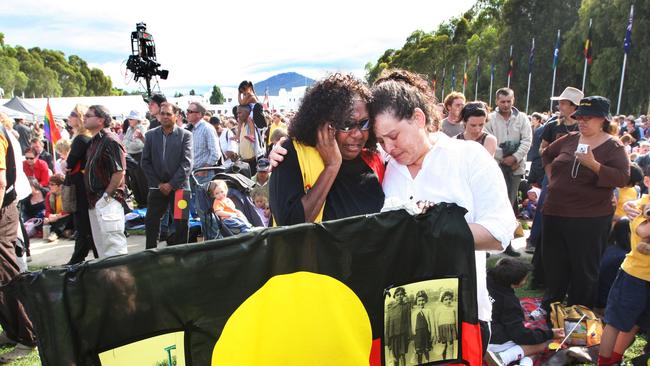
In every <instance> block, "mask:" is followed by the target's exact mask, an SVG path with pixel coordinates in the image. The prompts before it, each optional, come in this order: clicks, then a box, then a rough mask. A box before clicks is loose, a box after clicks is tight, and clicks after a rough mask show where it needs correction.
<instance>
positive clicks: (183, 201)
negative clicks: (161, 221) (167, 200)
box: [174, 189, 192, 220]
mask: <svg viewBox="0 0 650 366" xmlns="http://www.w3.org/2000/svg"><path fill="white" fill-rule="evenodd" d="M191 197H192V192H191V191H188V190H184V189H177V190H176V192H174V220H189V218H190V199H191Z"/></svg>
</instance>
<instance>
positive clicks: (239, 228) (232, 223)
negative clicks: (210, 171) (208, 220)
mask: <svg viewBox="0 0 650 366" xmlns="http://www.w3.org/2000/svg"><path fill="white" fill-rule="evenodd" d="M208 194H209V196H210V197H211V198H214V203H213V205H212V208H213V211H214V213H215V215H217V216H218V217H219V218H220V219H221V220H222V222H223V224H224V225H225V226H226V227H228V229H230V231H232V232H233V233H235V234H237V233H245V232H248V231H250V229H251V227H252V226H251V224H250V223H249V222H248V220H247V219H246V216H244V214H243V213H242V212H241V211H239V210H238V209H237V208H236V207H235V203H234V202H233V201H232V200H231V199H230V198H228V185H227V184H226V182H225V181H223V180H221V179H215V180H213V181H211V182H210V183H209V184H208Z"/></svg>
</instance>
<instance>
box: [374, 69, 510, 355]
mask: <svg viewBox="0 0 650 366" xmlns="http://www.w3.org/2000/svg"><path fill="white" fill-rule="evenodd" d="M372 94H373V101H372V102H371V103H370V104H369V113H370V120H371V123H372V128H373V129H374V132H375V135H376V136H377V140H378V142H379V143H380V144H381V146H382V148H383V149H384V151H386V153H388V154H389V155H390V158H389V161H388V165H387V167H386V173H385V176H384V181H383V189H384V193H385V195H386V199H387V200H389V199H391V198H392V199H393V200H395V199H398V200H402V201H408V200H412V201H414V202H417V201H430V202H434V203H439V202H450V203H456V204H457V205H459V206H462V207H464V208H465V209H467V214H466V215H465V219H466V220H467V222H468V224H469V228H470V230H471V232H472V234H473V236H474V243H475V248H476V250H477V252H476V274H477V291H478V294H477V295H478V296H477V297H478V310H479V314H478V316H479V319H480V320H481V328H482V332H483V333H484V337H483V338H484V341H483V343H484V350H485V347H486V346H487V342H488V341H489V335H488V333H487V331H488V327H487V323H488V322H489V321H490V319H491V314H492V306H491V303H490V301H489V298H488V293H487V290H486V260H485V253H484V252H483V251H503V249H505V248H506V247H507V246H508V244H509V243H510V240H512V238H513V233H514V231H515V228H516V226H517V222H516V219H515V216H514V213H513V211H512V208H511V207H510V202H509V201H508V196H507V190H506V185H505V181H504V180H503V174H502V173H501V170H500V169H499V167H498V166H497V164H496V162H495V160H494V159H493V158H492V157H491V156H490V154H489V153H488V152H487V151H486V149H485V148H483V147H482V146H481V145H479V144H474V143H467V142H463V141H459V140H457V139H452V138H449V137H447V136H444V135H443V134H441V133H437V134H434V135H433V138H431V137H430V136H429V134H428V132H427V126H428V125H430V124H431V123H432V121H433V119H434V116H435V115H434V113H435V112H434V111H433V106H434V105H435V102H434V101H435V97H434V96H433V93H432V92H431V89H430V88H429V87H428V85H427V82H426V81H425V80H424V79H422V78H420V77H419V76H417V75H415V74H412V73H410V72H408V71H403V70H392V71H387V72H385V73H384V74H382V76H381V77H380V78H379V79H378V80H377V81H376V82H375V84H374V86H373V87H372Z"/></svg>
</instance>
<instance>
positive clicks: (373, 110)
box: [368, 69, 440, 126]
mask: <svg viewBox="0 0 650 366" xmlns="http://www.w3.org/2000/svg"><path fill="white" fill-rule="evenodd" d="M371 91H372V102H371V103H370V104H369V105H368V112H369V114H370V121H371V123H373V122H374V120H375V118H376V117H377V115H379V114H382V113H384V112H391V113H392V114H393V115H394V116H395V117H396V118H399V119H400V120H401V119H404V118H407V119H408V118H411V117H412V116H413V111H415V108H420V109H421V110H422V112H424V116H425V117H426V125H427V126H431V125H436V124H437V123H438V121H439V119H440V117H439V116H438V112H437V111H436V109H435V106H436V104H437V100H436V97H435V96H434V95H433V91H432V90H431V88H430V87H429V84H428V83H427V82H426V80H425V79H424V78H422V77H421V76H420V75H418V74H415V73H412V72H410V71H406V70H401V69H392V70H385V71H384V72H382V73H381V75H380V76H379V78H378V79H377V80H376V81H375V83H374V84H373V86H372V89H371Z"/></svg>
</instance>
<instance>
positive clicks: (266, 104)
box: [262, 88, 269, 111]
mask: <svg viewBox="0 0 650 366" xmlns="http://www.w3.org/2000/svg"><path fill="white" fill-rule="evenodd" d="M262 107H264V110H265V111H268V110H269V88H266V90H265V91H264V99H263V100H262Z"/></svg>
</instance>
